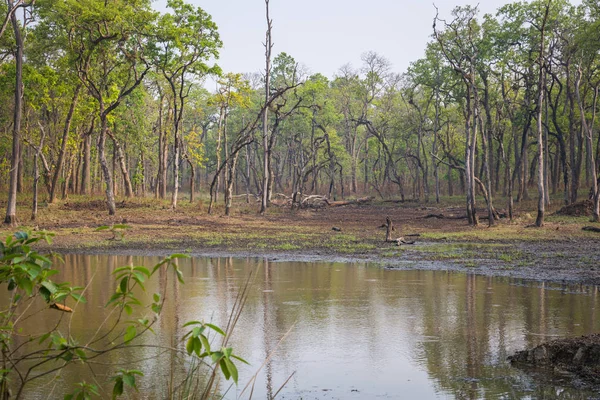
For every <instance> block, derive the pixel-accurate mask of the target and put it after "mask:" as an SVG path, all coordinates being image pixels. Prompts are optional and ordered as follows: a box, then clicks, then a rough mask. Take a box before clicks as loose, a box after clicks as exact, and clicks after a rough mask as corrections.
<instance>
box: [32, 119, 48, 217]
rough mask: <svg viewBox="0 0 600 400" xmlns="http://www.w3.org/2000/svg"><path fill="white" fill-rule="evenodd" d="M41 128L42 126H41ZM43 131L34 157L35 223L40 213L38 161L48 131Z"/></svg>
mask: <svg viewBox="0 0 600 400" xmlns="http://www.w3.org/2000/svg"><path fill="white" fill-rule="evenodd" d="M40 127H41V124H40ZM40 130H41V134H42V135H41V138H40V144H39V146H38V147H36V148H35V149H34V150H35V154H34V156H33V188H32V191H33V202H32V205H31V220H32V221H35V220H36V218H37V213H38V182H39V180H40V172H39V166H38V161H39V159H40V154H41V153H42V149H43V148H44V139H45V138H46V131H45V130H44V129H43V128H42V129H40Z"/></svg>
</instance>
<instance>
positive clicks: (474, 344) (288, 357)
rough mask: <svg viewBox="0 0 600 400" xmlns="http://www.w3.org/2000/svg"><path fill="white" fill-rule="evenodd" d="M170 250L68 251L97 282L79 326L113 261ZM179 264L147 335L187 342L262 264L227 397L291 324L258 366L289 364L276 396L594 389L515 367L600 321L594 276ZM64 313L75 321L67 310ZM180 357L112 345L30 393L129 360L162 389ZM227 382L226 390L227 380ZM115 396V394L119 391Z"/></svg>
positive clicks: (83, 333)
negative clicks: (543, 279) (522, 354)
mask: <svg viewBox="0 0 600 400" xmlns="http://www.w3.org/2000/svg"><path fill="white" fill-rule="evenodd" d="M159 260H160V259H159V258H157V257H131V256H105V255H102V256H84V255H67V256H65V257H64V261H65V263H64V264H63V265H60V266H59V269H60V270H61V271H62V273H61V276H60V278H59V279H64V280H68V281H70V282H72V283H76V284H80V285H86V284H88V283H89V287H88V289H87V293H86V297H87V299H88V302H87V303H86V304H80V305H78V306H77V309H76V310H75V313H74V314H73V318H72V321H70V322H68V323H69V324H70V331H71V335H72V336H73V337H75V338H78V340H79V341H80V343H87V341H88V340H89V338H90V337H91V336H93V335H94V334H95V333H96V327H97V326H98V325H99V324H100V323H101V322H102V321H103V320H104V319H105V318H106V312H105V310H104V305H105V304H106V302H107V301H108V299H109V297H110V296H111V295H112V293H114V290H115V288H116V284H115V283H114V282H113V280H112V278H111V276H110V272H111V271H112V270H114V268H116V267H118V266H122V265H131V264H133V265H145V266H152V265H154V264H155V263H156V262H158V261H159ZM179 265H180V268H181V270H182V271H183V274H184V277H185V284H183V285H182V284H180V283H178V282H177V281H176V280H175V279H174V277H173V276H172V275H170V274H169V275H170V276H168V275H167V274H157V275H160V276H156V279H153V280H152V281H150V282H149V283H148V285H147V287H146V289H147V293H148V295H147V297H146V298H145V300H147V302H148V303H149V302H151V295H152V293H154V292H158V291H162V290H166V295H167V303H166V306H165V308H164V310H163V313H162V315H161V317H160V319H159V320H158V321H157V323H156V325H155V326H154V328H155V331H156V335H152V334H149V335H147V336H145V338H144V339H142V340H141V341H139V342H137V344H146V345H157V346H158V345H160V346H177V344H178V343H179V341H180V339H181V337H182V336H183V334H184V333H185V332H186V331H187V330H188V329H184V328H182V325H183V324H184V323H185V322H186V321H189V320H205V321H212V322H214V323H216V324H218V325H219V326H225V325H226V324H227V320H228V317H229V313H230V310H231V308H232V307H233V304H234V302H235V298H236V295H237V294H238V292H239V290H240V287H241V286H242V285H243V284H244V282H245V280H246V278H247V276H248V274H249V273H250V272H251V271H253V272H254V273H255V274H256V280H255V282H254V284H253V285H252V287H251V288H250V293H249V297H248V300H247V303H246V306H245V309H244V311H243V314H242V317H241V318H240V320H239V322H238V325H237V327H236V331H235V332H234V335H233V338H232V340H231V343H230V344H231V345H232V346H233V347H234V349H235V352H236V353H237V354H239V355H240V356H242V357H244V358H245V359H247V360H248V361H249V362H250V363H251V366H249V367H248V366H242V365H240V385H239V387H238V388H235V387H233V388H231V389H230V390H229V391H228V392H227V394H226V397H227V398H236V397H237V396H238V395H239V393H240V391H241V389H242V388H243V387H244V386H245V384H246V383H247V382H248V380H249V379H250V378H251V376H252V375H254V373H255V372H256V371H257V370H258V369H259V368H260V367H261V365H262V364H263V361H264V360H265V359H266V358H267V357H268V356H269V355H270V354H271V353H272V352H273V351H274V350H275V349H276V347H277V346H278V343H279V342H280V339H281V338H282V337H283V336H284V335H285V334H286V333H287V332H288V331H290V328H292V327H293V328H292V330H291V332H290V333H289V335H288V336H287V337H285V339H284V340H283V341H281V343H280V345H279V348H278V349H277V351H276V352H275V353H274V355H273V356H272V358H271V359H270V361H269V362H268V363H266V365H265V366H264V368H262V370H261V372H260V373H259V375H258V377H257V381H256V385H255V388H254V397H253V398H255V399H265V398H268V397H270V396H272V395H274V394H275V392H277V390H278V389H279V388H280V387H281V385H282V384H283V383H284V381H285V380H286V379H287V378H288V377H289V376H290V375H291V374H293V376H292V378H291V379H290V380H289V382H288V383H287V385H286V386H285V387H284V388H283V389H282V390H281V392H280V393H279V395H278V398H283V399H298V398H302V399H438V398H468V399H476V398H540V397H543V398H559V397H560V398H572V399H587V398H593V396H594V394H593V393H591V392H584V391H580V390H576V389H574V388H570V387H568V386H565V385H564V384H563V383H562V382H561V380H560V377H556V376H553V377H551V379H549V380H547V381H546V382H545V383H543V384H541V383H539V381H537V380H534V379H532V378H531V376H530V375H529V374H525V373H523V372H521V371H519V370H516V369H514V368H512V367H510V366H509V365H508V363H507V362H506V357H507V356H508V355H509V354H511V353H512V352H514V351H515V350H518V349H522V348H525V347H531V346H535V345H537V344H539V343H541V342H543V341H546V340H550V339H553V338H558V337H565V336H577V335H583V334H589V333H593V332H598V331H599V330H600V329H599V328H600V318H597V317H596V316H597V306H598V302H599V298H598V291H597V288H595V287H587V286H567V285H548V284H543V283H536V282H527V281H522V280H515V279H510V278H491V277H482V276H474V275H467V274H462V273H452V272H443V271H388V270H384V269H381V268H379V267H375V266H369V265H365V264H338V263H300V262H270V261H266V260H263V259H251V258H249V259H232V258H210V259H209V258H193V259H186V260H180V261H179ZM58 314H60V313H58V312H50V311H49V312H45V313H43V314H40V316H39V317H37V318H35V319H32V320H30V321H28V324H30V327H31V328H33V329H41V330H42V329H48V328H50V327H51V326H53V325H54V324H55V323H56V322H57V319H58V318H59V316H58ZM141 314H148V315H150V314H151V313H149V312H148V311H147V310H146V311H144V310H142V311H141ZM61 324H62V326H63V329H66V328H65V327H66V324H67V319H65V320H64V321H63V322H61ZM157 354H162V356H160V357H155V356H156V355H157ZM132 361H135V363H134V364H133V365H132V364H129V363H130V362H132ZM177 362H178V359H175V358H174V357H173V356H170V355H168V354H163V353H162V351H160V350H158V349H156V348H146V349H144V348H136V349H135V350H131V351H127V352H122V353H119V354H117V353H113V354H111V355H110V356H109V357H105V358H104V359H103V360H102V362H101V363H99V364H94V365H93V367H92V369H91V370H90V369H87V368H81V367H75V368H69V369H68V370H67V371H65V372H63V373H62V374H61V376H60V377H57V378H56V379H53V380H48V381H45V382H44V383H43V385H35V387H33V386H32V387H30V388H29V390H28V393H29V397H31V398H47V397H48V398H59V397H62V394H63V393H64V392H65V390H66V388H68V387H70V386H71V385H72V384H73V383H75V382H78V381H81V380H82V379H86V380H87V381H88V382H89V381H94V380H97V381H98V382H102V381H104V380H106V379H107V377H109V376H111V374H112V373H114V371H115V370H116V369H118V368H133V367H134V366H135V367H136V368H139V369H141V370H143V371H144V373H145V376H144V377H143V378H141V380H140V382H139V384H140V393H139V394H138V395H137V397H139V398H163V397H165V393H166V390H167V387H168V384H169V381H177V380H180V379H181V378H182V377H181V376H180V375H177V374H178V372H177V371H179V368H178V367H177V365H178V364H177ZM111 364H112V365H111ZM115 365H118V366H115ZM92 371H93V372H92ZM171 371H175V372H174V373H172V372H171ZM221 387H222V390H223V391H226V390H227V385H226V384H223V385H222V386H221ZM106 390H110V387H108V388H107V389H106ZM103 395H105V396H106V397H110V392H104V393H103ZM133 397H136V395H134V396H133ZM244 397H246V396H244Z"/></svg>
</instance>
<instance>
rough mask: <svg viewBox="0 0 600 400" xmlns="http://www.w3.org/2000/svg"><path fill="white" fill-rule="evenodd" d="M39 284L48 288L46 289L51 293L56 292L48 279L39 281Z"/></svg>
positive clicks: (54, 286)
mask: <svg viewBox="0 0 600 400" xmlns="http://www.w3.org/2000/svg"><path fill="white" fill-rule="evenodd" d="M41 285H42V286H43V287H45V288H46V289H48V291H49V292H50V293H52V294H54V293H56V290H57V287H56V285H55V284H54V283H52V282H50V281H43V282H42V283H41Z"/></svg>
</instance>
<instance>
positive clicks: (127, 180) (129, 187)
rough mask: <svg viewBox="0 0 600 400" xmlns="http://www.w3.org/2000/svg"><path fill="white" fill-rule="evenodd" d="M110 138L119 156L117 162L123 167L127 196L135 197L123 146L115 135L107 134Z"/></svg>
mask: <svg viewBox="0 0 600 400" xmlns="http://www.w3.org/2000/svg"><path fill="white" fill-rule="evenodd" d="M107 133H108V135H109V136H110V138H111V139H112V141H113V146H114V148H115V153H116V156H117V160H118V161H119V165H120V167H121V175H122V176H123V182H124V184H125V196H126V197H127V198H132V197H133V185H132V184H131V178H130V177H129V171H128V170H127V164H126V163H125V156H124V154H123V148H122V147H121V144H120V143H119V141H118V140H117V138H116V137H115V135H114V133H111V132H107Z"/></svg>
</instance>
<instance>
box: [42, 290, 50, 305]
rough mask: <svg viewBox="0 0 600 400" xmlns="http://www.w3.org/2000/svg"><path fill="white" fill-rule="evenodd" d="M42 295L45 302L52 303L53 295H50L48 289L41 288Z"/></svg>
mask: <svg viewBox="0 0 600 400" xmlns="http://www.w3.org/2000/svg"><path fill="white" fill-rule="evenodd" d="M40 294H41V295H42V297H43V298H44V301H45V302H46V303H49V302H50V296H51V293H50V291H49V290H48V289H46V288H45V287H41V288H40Z"/></svg>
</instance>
